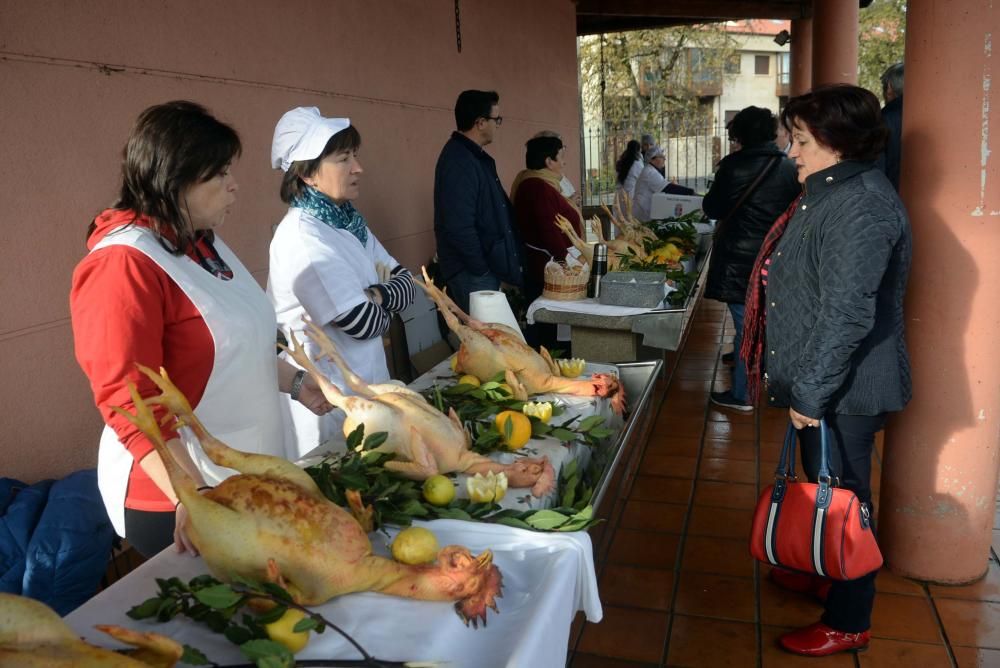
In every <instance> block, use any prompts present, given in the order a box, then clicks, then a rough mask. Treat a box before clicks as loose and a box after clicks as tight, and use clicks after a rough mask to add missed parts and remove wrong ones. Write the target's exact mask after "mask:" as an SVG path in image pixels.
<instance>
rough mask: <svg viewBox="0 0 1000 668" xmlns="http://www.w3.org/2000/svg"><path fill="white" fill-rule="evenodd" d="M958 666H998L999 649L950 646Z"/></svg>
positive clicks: (965, 667) (999, 661) (960, 667)
mask: <svg viewBox="0 0 1000 668" xmlns="http://www.w3.org/2000/svg"><path fill="white" fill-rule="evenodd" d="M951 651H952V652H953V653H954V655H955V663H957V664H958V668H996V667H997V666H1000V650H998V649H983V648H981V647H952V648H951Z"/></svg>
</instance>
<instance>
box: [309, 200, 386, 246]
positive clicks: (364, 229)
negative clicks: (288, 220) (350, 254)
mask: <svg viewBox="0 0 1000 668" xmlns="http://www.w3.org/2000/svg"><path fill="white" fill-rule="evenodd" d="M292 206H293V207H296V208H299V209H302V210H303V211H305V212H306V213H308V214H309V215H311V216H313V217H315V218H317V219H319V220H321V221H323V222H324V223H326V224H327V225H329V226H330V227H332V228H333V229H335V230H347V231H348V232H350V233H351V234H353V235H354V236H355V237H357V239H358V241H360V242H361V245H362V246H364V245H365V244H366V243H367V242H368V224H367V223H366V222H365V217H364V216H362V215H361V214H360V213H359V212H358V210H357V209H355V208H354V205H353V204H351V203H350V202H344V203H343V204H337V203H336V202H334V201H333V200H332V199H330V198H329V197H327V196H326V195H324V194H323V193H321V192H320V191H318V190H316V189H315V188H313V187H312V186H306V187H305V188H304V189H303V191H302V192H301V194H299V196H298V197H296V198H295V199H293V200H292Z"/></svg>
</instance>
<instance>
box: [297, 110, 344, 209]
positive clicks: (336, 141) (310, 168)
mask: <svg viewBox="0 0 1000 668" xmlns="http://www.w3.org/2000/svg"><path fill="white" fill-rule="evenodd" d="M360 147H361V133H359V132H358V130H357V128H355V127H354V126H353V125H348V126H347V127H346V128H344V129H343V130H341V131H340V132H338V133H337V134H335V135H333V136H332V137H330V139H329V140H327V142H326V146H324V147H323V151H322V152H321V153H320V154H319V155H318V156H317V157H315V158H313V159H312V160H296V161H295V162H293V163H292V164H291V166H290V167H289V168H288V171H287V172H285V176H284V177H283V178H282V179H281V193H280V194H281V201H282V202H284V203H285V204H291V203H292V201H293V200H295V199H296V198H297V197H298V196H299V195H301V194H302V190H303V189H304V188H305V185H306V184H305V181H303V180H302V179H304V178H307V177H310V176H312V175H313V174H315V173H316V170H317V169H319V163H320V162H322V161H323V158H325V157H326V156H328V155H332V154H334V153H339V152H340V151H356V150H358V149H359V148H360Z"/></svg>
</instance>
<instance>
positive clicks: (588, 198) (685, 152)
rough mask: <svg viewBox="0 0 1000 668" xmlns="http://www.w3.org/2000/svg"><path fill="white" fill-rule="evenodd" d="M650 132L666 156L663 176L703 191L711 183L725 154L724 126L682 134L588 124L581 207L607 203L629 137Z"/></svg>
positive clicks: (584, 149)
mask: <svg viewBox="0 0 1000 668" xmlns="http://www.w3.org/2000/svg"><path fill="white" fill-rule="evenodd" d="M647 133H648V134H651V135H653V137H654V138H655V139H656V141H657V142H658V143H659V145H660V147H661V148H662V149H663V150H664V152H665V153H666V156H667V164H666V177H667V180H669V181H675V182H676V183H678V184H680V185H682V186H687V187H688V188H693V189H694V191H695V192H696V193H698V194H704V193H705V192H706V191H707V190H708V188H709V186H710V185H711V180H712V176H713V174H714V173H715V168H716V165H717V164H718V162H719V160H721V159H722V158H723V157H724V156H726V155H728V154H729V152H730V150H729V141H728V139H727V136H726V128H725V125H722V124H718V125H705V126H702V127H700V128H696V129H694V130H688V131H687V132H686V133H684V134H680V133H676V134H673V133H670V132H669V131H667V130H665V129H660V131H657V130H655V129H653V130H650V129H646V128H633V129H622V128H613V127H601V126H588V127H586V128H585V129H584V132H583V138H582V140H583V146H582V150H583V164H584V173H583V184H582V187H581V189H580V190H581V193H582V197H583V204H584V206H597V205H599V204H601V203H604V204H608V205H610V203H611V202H612V201H613V200H614V192H615V186H616V176H615V162H617V160H618V156H620V155H621V154H622V152H624V151H625V146H626V145H627V144H628V142H629V140H631V139H635V140H636V141H639V138H640V137H641V136H642V135H643V134H647Z"/></svg>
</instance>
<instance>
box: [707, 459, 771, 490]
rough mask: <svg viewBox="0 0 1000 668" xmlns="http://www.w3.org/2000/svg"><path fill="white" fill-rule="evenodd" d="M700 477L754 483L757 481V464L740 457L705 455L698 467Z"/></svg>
mask: <svg viewBox="0 0 1000 668" xmlns="http://www.w3.org/2000/svg"><path fill="white" fill-rule="evenodd" d="M698 478H699V479H701V480H718V481H721V482H743V483H749V484H754V483H756V482H757V465H756V464H754V463H753V462H748V461H742V460H739V459H716V458H714V457H703V458H702V460H701V466H699V468H698Z"/></svg>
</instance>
